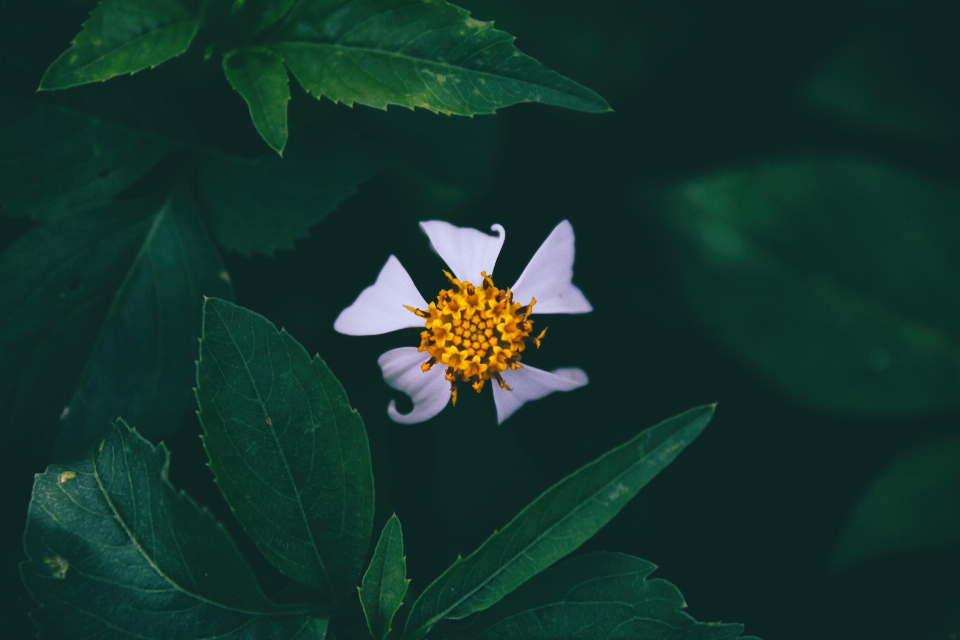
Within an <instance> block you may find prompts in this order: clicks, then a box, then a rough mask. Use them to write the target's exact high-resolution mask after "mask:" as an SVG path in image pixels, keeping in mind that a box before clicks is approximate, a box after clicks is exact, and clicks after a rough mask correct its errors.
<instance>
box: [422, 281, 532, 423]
mask: <svg viewBox="0 0 960 640" xmlns="http://www.w3.org/2000/svg"><path fill="white" fill-rule="evenodd" d="M443 273H444V275H446V276H447V279H449V280H450V283H451V284H452V285H453V287H452V288H450V289H443V290H441V291H440V293H439V294H438V295H437V301H436V302H431V303H430V306H429V307H428V308H427V310H425V311H424V310H422V309H416V308H414V307H406V308H407V309H409V310H410V311H412V312H413V313H415V314H417V315H418V316H420V317H421V318H424V319H425V320H426V330H425V331H423V332H421V333H420V349H419V350H420V351H426V352H427V353H429V354H430V360H428V361H427V362H424V363H423V365H422V366H421V368H422V369H423V370H424V372H426V371H429V370H430V368H431V367H432V366H433V365H435V364H437V363H441V364H443V365H445V366H446V367H447V374H446V377H447V380H449V381H450V397H451V400H452V401H453V404H456V403H457V385H458V384H459V383H461V382H466V383H468V384H470V386H472V387H473V388H474V390H476V391H477V392H478V393H479V392H480V390H481V389H483V384H484V382H486V381H487V380H489V379H490V378H494V379H495V380H496V381H497V383H498V384H499V385H500V386H501V387H502V388H504V389H507V390H508V391H510V390H511V389H510V387H509V386H507V383H506V382H504V381H503V378H502V377H501V376H500V372H502V371H506V370H507V369H519V368H520V367H521V366H523V365H521V364H520V354H521V353H522V352H523V350H524V348H525V347H526V343H528V342H532V343H534V344H535V345H536V346H537V348H538V349H539V348H540V339H541V338H543V336H544V335H545V334H546V333H547V330H546V329H544V330H543V331H541V332H540V335H538V336H536V337H532V336H531V332H532V331H533V320H530V314H531V312H532V311H533V305H535V304H536V303H537V299H536V298H533V299H532V300H530V304H528V305H526V306H523V305H522V304H520V303H519V302H514V301H513V293H512V292H511V291H510V289H498V288H497V287H496V285H494V284H493V279H492V278H490V276H488V275H487V273H486V272H482V273H481V274H480V275H481V276H482V277H483V283H482V284H481V285H480V286H479V287H475V286H474V285H473V284H471V283H469V282H467V281H465V280H464V281H463V282H461V281H460V280H457V279H456V278H454V277H453V276H452V275H450V273H449V272H447V271H444V272H443Z"/></svg>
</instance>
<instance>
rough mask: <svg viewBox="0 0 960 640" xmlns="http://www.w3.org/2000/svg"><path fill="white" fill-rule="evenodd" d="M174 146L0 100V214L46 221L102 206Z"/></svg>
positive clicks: (64, 112)
mask: <svg viewBox="0 0 960 640" xmlns="http://www.w3.org/2000/svg"><path fill="white" fill-rule="evenodd" d="M178 146H179V145H178V144H177V143H176V142H174V141H172V140H168V139H164V138H161V137H159V136H154V135H151V134H149V133H146V132H143V131H137V130H135V129H131V128H129V127H123V126H120V125H115V124H111V123H108V122H104V121H102V120H98V119H96V118H91V117H90V116H87V115H83V114H79V113H76V112H74V111H70V110H67V109H61V108H58V107H52V106H47V105H41V104H35V103H30V102H24V101H21V100H12V99H6V98H4V99H0V148H2V149H3V154H0V212H2V213H3V214H4V215H8V216H31V217H32V218H34V219H49V218H53V217H56V216H58V215H62V214H65V213H71V212H74V211H77V210H79V209H84V208H87V207H91V206H94V205H98V204H104V203H106V202H108V201H109V200H110V199H111V198H112V197H113V196H115V195H116V194H118V193H120V192H121V191H123V190H124V189H126V188H127V187H129V186H130V185H132V184H133V183H134V182H136V181H137V180H139V179H140V178H141V177H143V175H144V174H146V173H147V171H149V170H150V169H151V168H153V167H154V166H155V165H156V164H157V163H158V162H159V161H160V160H161V159H163V158H164V157H165V156H166V155H168V154H169V153H170V152H171V151H173V150H174V149H176V148H177V147H178Z"/></svg>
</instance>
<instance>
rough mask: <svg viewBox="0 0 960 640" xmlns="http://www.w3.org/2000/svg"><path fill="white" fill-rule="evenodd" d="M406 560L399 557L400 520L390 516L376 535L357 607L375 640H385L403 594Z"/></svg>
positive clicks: (405, 590) (405, 592)
mask: <svg viewBox="0 0 960 640" xmlns="http://www.w3.org/2000/svg"><path fill="white" fill-rule="evenodd" d="M408 584H410V581H409V580H407V559H406V558H405V557H404V555H403V532H402V531H401V529H400V519H399V518H397V514H393V516H391V517H390V519H389V520H387V524H386V525H385V526H384V527H383V532H382V533H381V534H380V541H379V542H377V548H376V549H375V550H374V552H373V559H372V560H370V566H369V567H367V572H366V573H364V574H363V585H362V586H361V587H360V604H361V605H362V606H363V615H364V617H365V618H366V619H367V627H368V628H369V629H370V634H371V635H372V636H373V637H374V639H375V640H381V639H382V638H386V637H387V634H388V633H389V632H390V625H391V624H393V616H394V615H396V613H397V609H399V608H400V605H401V604H403V596H405V595H406V594H407V585H408Z"/></svg>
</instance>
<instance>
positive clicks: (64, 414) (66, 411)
mask: <svg viewBox="0 0 960 640" xmlns="http://www.w3.org/2000/svg"><path fill="white" fill-rule="evenodd" d="M60 297H63V294H60ZM68 415H70V406H69V405H68V406H66V407H64V408H63V411H61V412H60V419H61V420H63V419H64V418H66V417H67V416H68Z"/></svg>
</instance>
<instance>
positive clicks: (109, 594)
mask: <svg viewBox="0 0 960 640" xmlns="http://www.w3.org/2000/svg"><path fill="white" fill-rule="evenodd" d="M168 462H169V456H168V453H167V450H166V448H165V447H164V446H163V445H160V446H158V447H152V446H151V445H150V443H149V442H147V441H146V440H144V439H143V438H141V437H140V436H139V435H138V434H137V433H136V432H135V431H132V430H131V429H130V428H129V427H127V425H126V424H125V423H123V422H122V421H118V422H116V423H114V424H112V425H110V428H109V429H108V430H107V432H106V435H105V439H104V440H103V441H102V442H101V444H100V446H99V447H98V448H97V450H96V451H95V452H94V453H93V455H92V456H91V457H90V459H87V460H83V461H80V462H77V463H75V464H71V465H69V466H63V465H54V466H51V467H49V468H48V469H47V471H46V472H45V473H42V474H39V475H38V476H37V477H36V480H35V481H34V486H33V497H32V499H31V501H30V511H29V514H28V517H27V529H26V532H25V533H24V548H25V551H26V554H27V557H28V561H27V562H24V563H23V564H22V565H21V575H22V577H23V580H24V583H25V584H26V586H27V589H28V590H29V591H30V595H31V596H33V598H34V599H35V600H36V601H37V602H39V603H40V604H41V607H40V608H39V609H38V610H36V611H35V612H34V614H33V617H34V620H35V621H36V622H37V624H38V625H39V626H40V627H42V628H43V629H44V632H43V633H42V637H45V638H80V637H84V638H93V637H96V638H102V639H104V640H110V639H117V640H120V639H124V640H126V639H127V638H156V639H157V640H160V639H165V638H183V639H185V640H189V639H191V638H195V639H196V640H201V639H203V640H228V639H229V640H254V639H257V640H260V639H264V640H266V639H270V640H293V639H295V638H297V639H301V640H308V639H309V640H313V639H315V638H323V637H324V635H325V634H326V626H327V621H326V620H325V619H323V618H318V617H312V616H310V615H307V614H306V613H304V612H302V611H296V610H290V609H284V608H281V607H278V606H277V605H275V604H273V603H272V602H270V601H269V600H268V599H267V598H266V596H264V595H263V593H262V592H261V591H260V588H259V587H258V586H257V583H256V580H255V578H254V576H253V572H252V571H251V570H250V567H249V566H248V565H247V564H246V562H245V561H244V559H243V557H242V556H241V555H240V552H239V551H238V549H237V547H236V545H235V544H234V543H233V540H231V539H230V536H229V535H227V532H226V531H225V530H224V529H223V527H222V526H221V525H219V524H218V523H217V522H216V521H215V520H214V519H213V517H212V516H211V515H210V513H209V512H207V511H205V510H202V509H200V508H198V507H197V505H196V503H195V502H193V500H191V499H190V498H189V497H188V496H187V495H185V494H184V493H181V492H178V491H177V490H176V489H174V488H173V486H172V485H171V484H170V483H169V481H168V480H167V467H168Z"/></svg>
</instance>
